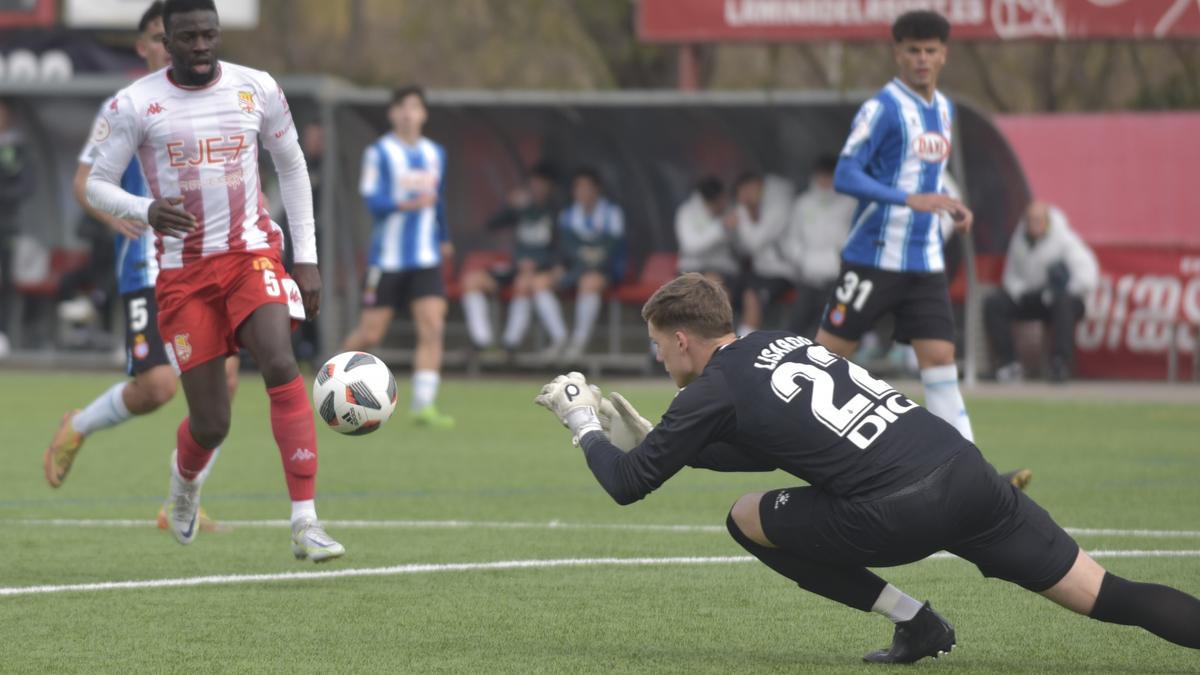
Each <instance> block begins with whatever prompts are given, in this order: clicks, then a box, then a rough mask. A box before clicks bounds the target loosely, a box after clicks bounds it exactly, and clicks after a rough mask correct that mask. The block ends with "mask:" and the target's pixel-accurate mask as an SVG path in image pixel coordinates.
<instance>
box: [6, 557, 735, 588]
mask: <svg viewBox="0 0 1200 675" xmlns="http://www.w3.org/2000/svg"><path fill="white" fill-rule="evenodd" d="M752 560H754V558H752V557H750V556H708V557H691V558H683V557H680V558H559V559H550V560H500V561H496V562H476V563H414V564H409V565H393V566H391V567H360V568H355V569H345V570H329V571H321V572H278V573H274V574H228V575H222V576H206V577H181V578H176V579H144V580H134V581H105V582H99V583H91V584H63V585H59V586H52V585H51V586H14V587H9V588H0V597H3V596H12V595H37V594H44V593H66V592H71V591H109V590H131V589H140V588H181V587H188V586H216V585H224V584H245V583H256V582H271V581H308V580H313V579H334V578H339V577H382V576H395V575H401V574H423V573H429V572H476V571H488V570H523V569H549V568H554V567H599V566H620V567H644V566H647V565H717V564H728V563H742V562H749V561H752Z"/></svg>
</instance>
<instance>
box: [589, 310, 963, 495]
mask: <svg viewBox="0 0 1200 675" xmlns="http://www.w3.org/2000/svg"><path fill="white" fill-rule="evenodd" d="M582 445H583V448H584V452H585V454H586V456H587V461H588V466H589V467H590V468H591V469H592V472H593V473H594V474H595V475H596V478H597V480H599V481H600V483H601V485H603V486H604V488H605V489H606V490H607V491H608V493H609V494H610V495H612V497H613V499H615V500H616V501H617V502H619V503H621V504H628V503H631V502H634V501H637V500H639V499H641V498H643V497H645V496H646V495H647V494H649V493H650V492H652V491H653V490H655V489H657V488H658V486H660V485H662V484H663V482H664V481H666V480H667V479H668V478H670V477H671V476H673V475H675V473H676V472H678V471H679V470H680V469H682V468H683V467H685V466H692V467H697V468H707V469H715V470H720V471H755V470H771V469H781V470H783V471H786V472H788V473H790V474H792V475H793V476H796V477H797V478H801V479H803V480H805V481H807V482H808V483H809V484H811V485H814V486H817V487H820V488H821V489H823V490H826V491H827V492H829V493H831V494H834V495H838V496H843V497H848V498H854V499H872V498H874V497H878V496H883V495H886V494H890V493H891V492H894V491H896V490H898V489H900V488H903V487H905V486H907V485H910V484H912V483H914V482H916V481H918V480H920V479H921V478H923V477H924V476H926V475H928V474H929V473H930V472H931V471H933V470H934V469H935V468H937V467H939V466H941V465H942V464H943V463H944V462H946V461H947V460H948V459H949V458H950V457H952V456H953V455H954V454H955V453H957V452H958V451H959V450H961V449H962V448H964V447H966V446H967V445H968V441H967V440H966V439H964V438H963V437H962V435H961V434H959V432H958V430H957V429H955V428H954V427H953V426H951V425H949V424H947V423H946V422H944V421H942V420H941V419H939V418H937V417H936V416H934V415H933V414H931V413H930V412H929V411H927V410H925V409H924V408H922V407H920V406H919V405H917V404H916V403H913V402H912V401H910V400H909V399H908V398H907V397H905V396H904V395H903V394H901V393H899V392H897V391H896V390H895V389H894V388H893V387H892V386H891V385H889V384H888V383H886V382H884V381H882V380H878V379H875V378H874V377H872V376H871V375H870V374H869V373H868V372H867V371H866V370H865V369H864V368H862V367H861V366H859V365H857V364H855V363H852V362H850V361H847V360H846V359H843V358H841V357H839V356H837V355H835V354H833V353H832V352H830V351H828V350H827V349H825V348H824V347H821V346H820V345H816V344H814V343H813V342H812V341H810V340H808V339H806V338H802V337H799V336H797V335H795V334H793V333H787V332H782V331H757V332H755V333H751V334H750V335H748V336H746V337H744V338H741V339H739V340H737V341H735V342H733V343H731V344H729V345H727V346H725V347H724V348H722V349H720V350H718V352H717V353H716V354H714V355H713V357H712V359H711V360H710V361H709V363H708V366H706V367H705V369H704V372H703V373H701V374H700V376H699V377H697V378H696V380H695V381H693V382H692V383H691V384H689V385H688V386H687V387H685V388H683V389H682V390H680V392H679V394H678V395H677V396H676V397H675V400H674V401H673V402H672V403H671V406H670V408H668V409H667V412H666V414H664V415H663V417H662V421H661V422H660V423H659V424H658V426H656V427H654V429H653V430H652V431H651V432H650V434H649V435H648V436H647V437H646V439H645V440H644V441H643V442H642V443H641V444H640V445H638V446H637V447H635V448H633V449H632V450H630V451H629V452H628V453H625V452H622V451H621V450H620V449H619V448H617V447H616V446H614V445H613V444H612V443H610V442H609V441H608V439H606V438H605V437H604V435H603V434H600V433H591V434H588V435H587V436H585V437H584V439H583V443H582Z"/></svg>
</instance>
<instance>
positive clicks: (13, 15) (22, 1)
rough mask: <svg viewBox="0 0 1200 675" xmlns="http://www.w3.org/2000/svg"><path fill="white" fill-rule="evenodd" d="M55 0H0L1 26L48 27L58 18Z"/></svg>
mask: <svg viewBox="0 0 1200 675" xmlns="http://www.w3.org/2000/svg"><path fill="white" fill-rule="evenodd" d="M55 4H56V3H55V0H0V28H29V27H37V28H46V27H49V26H53V25H54V22H55V20H56V19H57V18H58V12H57V11H56V9H57V8H56V6H55Z"/></svg>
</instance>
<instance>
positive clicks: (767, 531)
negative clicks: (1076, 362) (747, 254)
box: [537, 274, 1200, 663]
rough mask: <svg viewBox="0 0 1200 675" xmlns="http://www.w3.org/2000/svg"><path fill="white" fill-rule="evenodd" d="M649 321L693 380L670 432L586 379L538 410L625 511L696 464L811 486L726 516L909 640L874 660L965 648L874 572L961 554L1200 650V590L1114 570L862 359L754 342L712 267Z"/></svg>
mask: <svg viewBox="0 0 1200 675" xmlns="http://www.w3.org/2000/svg"><path fill="white" fill-rule="evenodd" d="M642 318H644V319H645V320H646V322H647V324H648V329H649V334H650V339H651V340H652V341H653V343H654V345H655V347H656V349H657V353H658V359H659V360H660V361H662V363H663V365H664V366H665V367H666V370H667V372H668V374H670V376H671V378H672V379H673V380H674V381H675V384H676V385H678V386H679V387H680V391H679V394H678V396H676V397H675V400H674V401H673V402H672V403H671V405H670V407H669V408H668V409H667V411H666V413H665V414H664V415H663V417H662V420H661V421H660V422H659V424H658V425H657V426H655V427H653V428H651V425H650V423H649V422H648V421H647V420H645V419H644V418H642V416H641V415H639V414H638V413H637V411H636V410H634V409H633V407H632V406H630V405H629V404H628V402H627V401H625V399H623V398H622V397H620V396H619V395H618V394H616V393H613V394H611V395H610V399H609V400H605V399H603V398H602V397H601V396H600V392H599V390H598V389H594V388H592V387H591V386H590V385H589V384H588V383H587V381H586V380H585V379H584V377H583V375H580V374H579V373H570V374H569V375H562V376H559V377H558V378H556V379H555V380H554V381H553V382H551V383H550V384H547V385H546V386H545V387H543V388H542V391H541V393H540V394H539V396H538V397H537V403H538V404H540V405H542V406H544V407H546V408H548V409H549V410H550V411H551V412H553V413H554V414H555V415H556V416H557V417H558V418H559V420H560V421H561V422H562V423H563V424H564V425H566V426H567V427H568V428H569V429H570V430H571V433H572V434H573V438H574V440H575V441H576V442H577V443H578V444H579V445H580V446H582V448H583V452H584V455H585V457H586V459H587V463H588V467H589V468H590V469H591V470H592V473H593V474H595V476H596V479H597V480H598V481H599V482H600V484H601V485H602V486H603V487H604V489H605V490H607V491H608V493H609V494H610V495H611V496H612V497H613V499H614V500H616V501H617V503H619V504H631V503H633V502H635V501H638V500H639V499H642V498H643V497H645V496H646V495H648V494H649V493H650V492H652V491H654V490H655V489H657V488H658V487H659V486H660V485H662V484H663V483H664V482H665V481H666V480H667V479H669V478H670V477H671V476H673V475H675V474H676V473H677V472H678V471H679V470H680V469H682V468H683V467H685V466H691V467H695V468H705V469H712V470H717V471H770V470H774V469H780V470H783V471H786V472H787V473H789V474H792V475H793V476H796V477H797V478H800V479H802V480H804V481H807V482H808V483H809V486H806V487H791V488H784V489H780V490H771V491H769V492H765V493H754V494H747V495H744V496H743V497H741V498H740V499H738V500H737V501H736V502H735V503H734V505H733V508H732V510H731V511H730V513H729V517H728V519H727V520H726V526H727V527H728V529H729V533H730V534H731V535H732V536H733V538H734V540H735V541H737V542H738V544H740V545H741V546H742V547H743V548H745V549H746V550H747V551H749V552H750V553H751V554H753V555H754V556H755V557H757V558H758V559H759V560H761V561H762V562H763V563H764V564H766V565H767V566H768V567H770V568H771V569H773V570H775V571H776V572H778V573H779V574H782V575H783V576H785V577H787V578H789V579H791V580H792V581H794V582H795V583H796V584H798V585H799V586H800V587H801V588H803V589H805V590H807V591H810V592H812V593H816V594H818V595H821V596H824V597H826V598H829V599H831V600H835V601H837V602H840V603H842V604H844V605H848V606H850V607H853V608H855V609H859V610H862V611H872V612H876V613H879V614H883V615H884V616H887V617H888V618H889V619H891V620H892V621H893V622H894V623H895V630H894V634H893V638H892V644H891V646H890V647H889V648H887V649H883V650H880V651H876V652H872V653H870V654H867V655H866V656H865V657H864V658H865V659H866V660H867V661H870V662H876V663H911V662H913V661H917V660H919V659H921V658H924V657H926V656H934V657H936V656H938V655H939V654H941V653H944V652H948V651H950V649H951V648H952V647H953V646H954V644H955V635H954V628H953V627H952V626H951V625H950V623H949V622H947V621H946V620H945V619H944V618H942V617H941V616H940V615H938V614H937V613H936V612H934V611H933V609H932V608H931V607H930V605H929V603H928V602H925V603H921V602H918V601H917V600H915V599H913V598H912V597H910V596H909V595H907V594H905V593H904V592H903V591H901V590H900V589H898V588H896V587H895V586H892V585H891V584H889V583H887V582H886V581H884V580H883V579H881V578H880V577H878V576H876V575H875V574H874V573H872V572H871V571H869V570H868V569H867V568H868V567H889V566H895V565H903V564H906V563H911V562H914V561H917V560H920V559H922V558H925V557H926V556H929V555H930V554H932V553H935V552H937V551H940V550H943V549H944V550H947V551H949V552H951V553H953V554H955V555H957V556H959V557H962V558H964V559H966V560H968V561H970V562H972V563H974V564H975V565H976V566H977V567H978V568H979V570H980V571H981V572H982V573H983V574H984V576H988V577H997V578H1000V579H1004V580H1006V581H1010V582H1012V583H1015V584H1018V585H1020V586H1023V587H1025V588H1027V589H1029V590H1031V591H1034V592H1036V593H1040V594H1042V595H1044V596H1045V597H1047V598H1049V599H1050V600H1053V601H1054V602H1056V603H1058V604H1060V605H1062V606H1063V607H1066V608H1068V609H1070V610H1072V611H1075V612H1078V613H1080V614H1083V615H1086V616H1089V617H1091V618H1093V619H1097V620H1100V621H1105V622H1109V623H1118V624H1125V625H1134V626H1141V627H1142V628H1145V629H1146V630H1148V631H1150V632H1152V633H1154V634H1155V635H1158V636H1159V637H1162V638H1163V639H1166V640H1169V641H1171V642H1174V643H1176V644H1179V645H1183V646H1186V647H1191V648H1193V649H1200V600H1197V599H1196V598H1194V597H1192V596H1190V595H1188V594H1186V593H1183V592H1180V591H1178V590H1175V589H1173V588H1168V587H1165V586H1160V585H1156V584H1146V583H1139V582H1134V581H1129V580H1126V579H1122V578H1121V577H1118V576H1116V575H1114V574H1110V573H1108V572H1106V571H1105V570H1104V568H1102V567H1101V566H1100V565H1099V564H1097V563H1096V561H1094V560H1093V559H1092V558H1091V557H1090V556H1089V555H1088V554H1087V553H1086V552H1084V551H1083V550H1082V549H1080V548H1079V545H1078V544H1076V543H1075V541H1074V540H1072V539H1071V537H1070V536H1069V535H1068V534H1067V533H1066V532H1065V531H1063V529H1062V528H1061V527H1059V525H1058V524H1057V523H1055V522H1054V520H1053V519H1052V518H1051V517H1050V514H1048V513H1047V512H1046V511H1045V510H1044V509H1042V508H1041V507H1040V506H1038V505H1037V504H1036V503H1034V502H1033V500H1031V499H1030V498H1029V497H1027V496H1026V495H1025V494H1024V493H1022V492H1021V491H1020V490H1018V489H1016V488H1015V487H1013V486H1012V485H1011V484H1010V483H1008V482H1007V481H1005V480H1004V479H1002V478H1001V477H1000V476H999V475H998V474H997V473H996V471H995V469H993V468H992V466H991V465H990V464H988V463H987V462H986V461H985V460H984V459H983V456H982V455H981V454H980V452H979V449H978V448H976V447H975V446H974V445H973V444H972V443H971V442H969V441H967V440H966V439H965V438H963V436H962V435H961V434H960V433H958V431H957V430H956V429H955V428H954V427H952V426H950V425H949V424H947V423H946V422H944V421H942V420H941V419H939V418H938V417H936V416H934V415H932V414H931V413H929V412H928V411H926V410H925V409H924V408H922V407H920V406H918V405H917V404H915V403H913V402H912V401H910V400H909V399H908V398H906V397H905V396H904V395H903V394H901V393H899V392H897V391H896V390H895V389H893V388H892V387H891V386H890V385H888V384H887V383H886V382H884V381H882V380H878V379H875V378H874V377H872V376H871V375H870V374H869V373H868V372H867V371H866V370H864V369H863V368H861V367H859V366H858V365H856V364H854V363H852V362H850V361H847V360H845V359H843V358H841V357H838V356H836V355H834V354H833V353H831V352H829V351H828V350H827V349H825V348H824V347H821V346H820V345H816V344H813V343H812V342H811V341H809V340H807V339H805V338H802V337H799V336H797V335H794V334H792V333H786V332H770V331H758V332H756V333H753V334H751V335H748V336H746V337H743V338H741V339H738V338H736V337H735V336H734V334H733V319H732V311H731V309H730V307H729V302H728V300H727V298H726V297H725V294H724V292H723V291H722V290H721V288H720V287H719V286H717V285H716V284H714V283H713V282H711V281H709V280H707V279H705V278H704V277H702V276H700V275H698V274H687V275H684V276H682V277H679V278H677V279H675V280H674V281H672V282H670V283H668V284H666V285H665V286H663V287H662V288H660V289H658V291H657V292H656V293H655V294H654V296H653V297H651V298H650V300H649V302H647V303H646V305H645V307H643V309H642ZM610 434H611V436H610ZM610 438H611V440H610ZM618 445H623V446H624V447H625V448H627V449H628V451H625V450H623V449H622V448H621V447H618Z"/></svg>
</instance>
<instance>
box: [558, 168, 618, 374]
mask: <svg viewBox="0 0 1200 675" xmlns="http://www.w3.org/2000/svg"><path fill="white" fill-rule="evenodd" d="M571 199H572V203H571V205H570V206H568V207H567V208H566V209H565V210H563V212H562V214H561V215H560V216H559V218H558V231H559V234H560V236H561V248H562V256H563V264H564V265H565V267H566V272H565V274H564V275H563V277H562V279H560V280H559V288H563V289H573V290H575V292H576V295H575V326H574V328H573V330H572V332H571V338H570V340H569V341H568V343H567V345H566V349H565V350H564V351H563V352H562V359H563V360H565V361H567V362H576V361H578V360H579V359H580V358H581V357H582V356H583V353H584V351H585V350H587V346H588V342H589V341H590V340H591V339H592V329H593V328H595V327H596V319H597V318H599V316H600V303H601V300H602V299H603V297H604V291H606V290H608V288H609V287H610V286H612V285H614V284H616V283H619V282H620V280H621V273H622V271H623V269H622V268H623V262H624V253H625V212H624V211H622V210H621V207H620V206H617V205H616V204H614V203H613V202H611V201H609V200H608V199H606V198H605V197H604V189H603V185H602V183H601V182H600V174H599V173H597V172H596V170H595V169H591V168H584V169H580V170H579V171H576V172H575V177H574V178H573V179H572V180H571Z"/></svg>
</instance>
